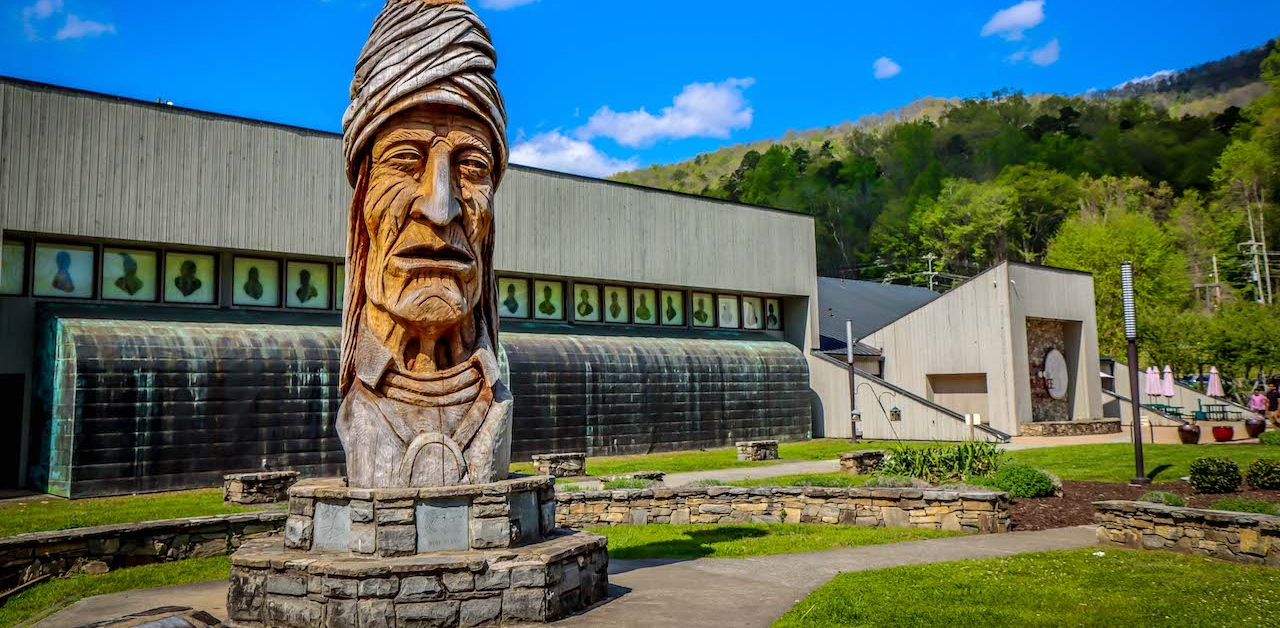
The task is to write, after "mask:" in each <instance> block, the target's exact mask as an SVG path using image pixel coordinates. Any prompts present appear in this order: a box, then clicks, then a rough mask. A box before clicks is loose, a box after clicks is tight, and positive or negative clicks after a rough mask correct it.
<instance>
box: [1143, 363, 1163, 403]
mask: <svg viewBox="0 0 1280 628" xmlns="http://www.w3.org/2000/svg"><path fill="white" fill-rule="evenodd" d="M1145 388H1146V390H1147V395H1148V396H1150V397H1159V396H1160V372H1159V371H1157V370H1156V367H1154V366H1148V367H1147V385H1146V386H1145Z"/></svg>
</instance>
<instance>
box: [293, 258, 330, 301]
mask: <svg viewBox="0 0 1280 628" xmlns="http://www.w3.org/2000/svg"><path fill="white" fill-rule="evenodd" d="M284 304H285V305H286V306H288V307H297V308H304V309H312V310H327V309H329V265H328V264H326V263H324V262H295V261H289V262H288V263H286V264H285V282H284Z"/></svg>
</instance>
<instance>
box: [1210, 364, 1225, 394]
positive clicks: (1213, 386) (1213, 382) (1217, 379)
mask: <svg viewBox="0 0 1280 628" xmlns="http://www.w3.org/2000/svg"><path fill="white" fill-rule="evenodd" d="M1209 396H1210V397H1226V396H1227V393H1226V392H1225V391H1223V390H1222V376H1221V375H1218V367H1216V366H1211V367H1209Z"/></svg>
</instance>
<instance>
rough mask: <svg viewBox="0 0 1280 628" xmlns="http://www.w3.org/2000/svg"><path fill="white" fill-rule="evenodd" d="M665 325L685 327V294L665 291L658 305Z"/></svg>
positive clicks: (676, 291) (677, 291)
mask: <svg viewBox="0 0 1280 628" xmlns="http://www.w3.org/2000/svg"><path fill="white" fill-rule="evenodd" d="M658 309H659V310H660V311H661V312H662V315H661V318H662V324H663V325H684V293H683V292H681V291H679V290H663V291H662V301H661V302H660V303H659V304H658Z"/></svg>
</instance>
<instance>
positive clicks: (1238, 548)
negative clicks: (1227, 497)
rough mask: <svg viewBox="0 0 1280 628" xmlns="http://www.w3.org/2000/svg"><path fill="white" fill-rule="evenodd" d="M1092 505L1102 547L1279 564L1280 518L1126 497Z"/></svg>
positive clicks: (1272, 564)
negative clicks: (1161, 551)
mask: <svg viewBox="0 0 1280 628" xmlns="http://www.w3.org/2000/svg"><path fill="white" fill-rule="evenodd" d="M1093 507H1094V511H1095V512H1094V518H1095V519H1096V520H1097V522H1098V524H1099V527H1098V543H1100V544H1102V545H1110V546H1116V547H1130V548H1133V549H1148V550H1165V551H1171V552H1180V553H1183V554H1196V555H1200V556H1213V557H1215V558H1221V559H1223V560H1230V561H1235V562H1239V563H1265V564H1267V565H1270V566H1273V567H1280V517H1272V516H1269V515H1255V514H1250V513H1243V512H1227V511H1224V510H1201V509H1198V508H1178V507H1175V506H1165V505H1163V504H1152V503H1147V502H1130V501H1105V502H1094V504H1093Z"/></svg>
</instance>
